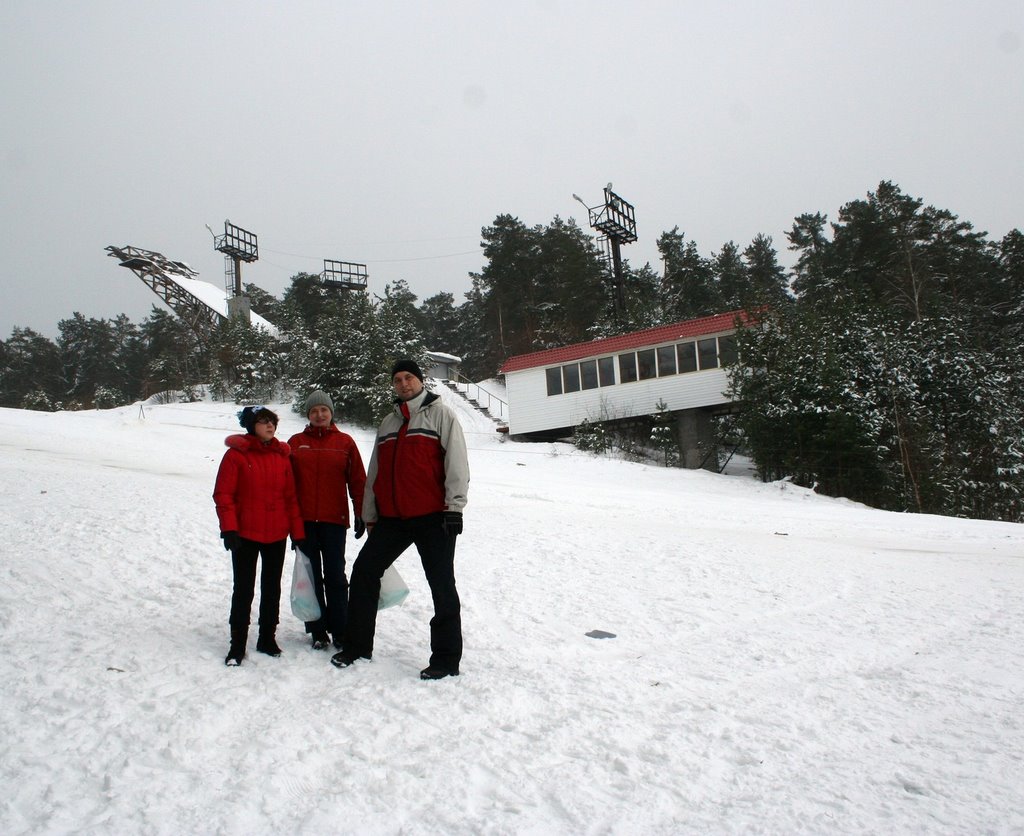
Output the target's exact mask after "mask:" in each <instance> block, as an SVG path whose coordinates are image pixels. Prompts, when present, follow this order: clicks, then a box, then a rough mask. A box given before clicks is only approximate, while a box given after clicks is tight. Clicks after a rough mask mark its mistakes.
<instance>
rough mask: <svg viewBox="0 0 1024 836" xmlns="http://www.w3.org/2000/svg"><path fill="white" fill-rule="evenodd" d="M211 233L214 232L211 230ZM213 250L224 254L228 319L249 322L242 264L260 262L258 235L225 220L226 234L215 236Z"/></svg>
mask: <svg viewBox="0 0 1024 836" xmlns="http://www.w3.org/2000/svg"><path fill="white" fill-rule="evenodd" d="M207 229H210V228H209V227H207ZM210 232H211V233H212V232H213V230H212V229H210ZM213 248H214V249H215V250H217V251H218V252H222V253H224V289H225V290H226V291H227V294H228V318H231V317H235V316H241V317H244V318H245V320H246V321H247V322H248V321H249V299H248V297H247V296H243V295H242V262H243V261H245V262H247V263H251V262H253V261H257V260H259V257H260V252H259V247H257V245H256V233H255V232H249V231H247V230H245V229H242V228H241V227H240V226H235V225H234V224H233V223H231V221H228V220H225V221H224V234H223V235H221V236H217V235H214V236H213Z"/></svg>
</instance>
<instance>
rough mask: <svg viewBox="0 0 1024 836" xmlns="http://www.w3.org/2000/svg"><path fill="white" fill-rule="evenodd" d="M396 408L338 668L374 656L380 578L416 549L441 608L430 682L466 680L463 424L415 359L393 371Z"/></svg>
mask: <svg viewBox="0 0 1024 836" xmlns="http://www.w3.org/2000/svg"><path fill="white" fill-rule="evenodd" d="M391 384H392V387H393V388H394V390H395V395H396V401H395V409H394V412H393V413H392V414H391V415H388V416H387V417H386V418H385V419H384V421H383V423H381V425H380V429H379V430H378V431H377V439H376V443H375V444H374V448H373V455H372V456H371V458H370V467H369V470H368V472H367V479H366V492H365V494H364V496H363V519H364V520H366V525H367V527H368V528H369V530H370V534H369V537H368V538H367V541H366V545H365V546H363V548H362V550H361V551H360V552H359V556H358V557H357V558H356V562H355V566H354V567H353V568H352V584H351V588H350V590H349V613H348V622H347V624H346V625H345V633H344V640H343V642H342V648H341V652H340V653H336V654H335V655H334V656H333V657H332V659H331V662H332V663H333V664H334V665H335V666H337V667H339V668H346V667H349V666H350V665H351V664H352V663H353V662H354V661H355V660H356V659H360V658H363V659H369V658H370V657H371V656H372V655H373V638H374V633H375V630H376V619H377V600H378V598H379V596H380V579H381V577H382V576H383V574H384V572H385V571H386V570H387V568H388V567H389V566H390V565H391V564H392V563H394V562H395V560H396V559H397V558H398V557H399V555H401V554H402V553H403V552H404V551H405V550H406V549H407V548H409V546H411V545H415V546H416V550H417V551H418V552H419V554H420V560H421V562H422V564H423V570H424V573H425V574H426V576H427V583H428V584H430V593H431V596H432V598H433V601H434V617H433V618H432V619H431V620H430V664H429V665H428V666H427V667H426V668H424V669H423V670H422V671H420V678H422V679H443V678H444V677H446V676H458V675H459V663H460V661H461V659H462V615H461V602H460V601H459V593H458V590H457V589H456V586H455V539H456V537H457V536H458V535H459V534H461V533H462V509H463V508H464V507H465V505H466V498H467V494H468V490H469V457H468V455H467V452H466V440H465V437H464V436H463V434H462V427H461V425H460V424H459V421H458V418H457V417H456V415H455V413H454V412H452V410H451V409H449V408H448V407H447V406H445V405H444V404H443V403H441V400H440V398H438V396H437V395H435V394H434V393H433V392H429V391H428V390H427V389H425V388H424V386H423V372H422V371H420V367H419V366H418V365H417V364H416V363H415V362H413V361H412V360H399V361H398V362H397V363H395V366H394V368H393V369H392V370H391Z"/></svg>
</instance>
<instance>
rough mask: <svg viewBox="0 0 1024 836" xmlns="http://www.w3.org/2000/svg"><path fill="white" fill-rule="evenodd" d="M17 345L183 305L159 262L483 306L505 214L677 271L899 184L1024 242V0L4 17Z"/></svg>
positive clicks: (2, 291)
mask: <svg viewBox="0 0 1024 836" xmlns="http://www.w3.org/2000/svg"><path fill="white" fill-rule="evenodd" d="M0 71H2V72H0V101H2V116H0V167H2V168H0V171H2V177H0V211H2V224H0V242H2V245H0V300H2V303H0V338H3V339H6V338H8V337H9V336H10V332H11V329H12V327H13V326H15V325H18V326H27V327H31V328H34V329H35V330H37V331H40V332H42V333H44V334H46V335H47V336H51V337H53V336H56V333H57V327H56V326H57V322H58V321H59V320H60V319H62V318H65V317H68V316H70V315H71V314H72V313H73V312H74V311H79V312H81V313H82V314H84V315H85V316H88V317H113V316H115V315H117V314H118V313H122V312H123V313H126V314H128V315H129V317H131V318H132V319H133V320H134V321H137V322H138V321H141V320H142V319H144V318H145V317H146V316H147V315H148V314H149V311H150V308H151V306H152V305H153V304H154V303H155V304H157V305H158V306H162V303H161V302H159V300H158V299H157V297H156V296H155V295H154V294H153V293H152V292H151V291H150V290H149V289H148V288H146V287H145V285H143V284H142V282H140V281H139V280H138V279H137V278H136V277H135V276H134V274H132V273H131V272H129V271H128V270H126V269H124V268H122V267H118V265H117V263H116V262H115V261H114V260H113V259H111V258H109V257H108V256H107V255H106V253H105V252H104V247H105V246H107V245H108V244H116V245H125V244H131V245H134V246H137V247H143V248H145V249H151V250H157V251H159V252H162V253H163V254H164V255H166V256H169V257H170V258H172V259H175V260H181V261H186V262H188V263H189V264H190V265H191V266H192V267H193V268H194V269H196V270H198V271H199V273H200V276H199V278H201V279H204V280H206V281H209V282H211V283H215V284H218V285H221V284H223V273H224V264H223V257H222V256H221V255H220V254H219V253H217V252H215V251H214V250H213V239H212V237H211V235H210V233H209V232H208V231H207V229H206V225H207V224H209V225H210V226H211V227H213V229H214V230H216V231H217V232H218V233H220V232H222V231H223V224H224V220H225V219H226V218H227V219H230V220H231V221H232V222H234V223H235V224H238V225H240V226H242V227H244V228H246V229H249V230H251V231H253V232H255V233H257V235H258V236H259V246H260V254H261V258H260V260H259V261H258V262H256V263H254V264H252V265H246V266H245V267H244V268H243V278H244V280H245V281H251V282H254V283H255V284H257V285H259V286H260V287H262V288H264V289H265V290H267V291H269V292H270V293H273V294H274V295H276V296H280V294H281V293H282V291H283V290H284V289H285V288H286V287H287V286H288V283H289V279H290V278H291V277H292V276H293V275H294V274H295V273H297V272H300V271H306V272H313V273H318V272H320V270H321V269H322V267H323V259H325V258H331V259H338V260H344V261H354V262H363V263H366V264H367V265H368V271H369V288H370V291H371V292H374V293H378V294H380V293H383V289H384V286H385V285H386V284H387V283H389V282H393V281H395V280H397V279H405V280H406V281H407V282H408V283H409V286H410V288H411V289H412V291H413V292H414V293H415V294H416V295H417V296H418V297H419V298H420V300H421V301H422V300H423V299H426V298H427V297H429V296H432V295H434V294H435V293H438V292H441V291H449V292H451V293H453V294H455V297H456V302H457V303H459V302H461V301H463V294H464V293H465V292H466V291H467V290H468V289H469V287H470V278H469V273H470V272H473V271H479V270H480V269H481V267H482V266H483V259H482V256H481V254H480V230H481V228H482V227H484V226H487V225H489V224H491V223H492V222H493V220H494V219H495V217H496V216H497V215H498V214H502V213H508V214H511V215H514V216H516V217H518V218H519V219H520V220H521V221H522V222H523V223H525V224H527V225H528V226H533V225H537V224H547V223H549V222H550V221H551V220H552V219H553V218H554V217H555V216H556V215H558V216H561V217H563V218H566V217H575V218H576V219H577V220H578V221H579V222H580V223H581V224H582V225H586V217H585V212H584V210H583V207H582V206H581V205H580V204H579V203H577V202H576V201H574V200H573V198H572V195H573V193H574V192H575V193H577V194H579V195H580V196H581V197H582V198H583V199H584V200H585V201H586V202H587V203H588V204H590V205H596V204H597V203H599V202H600V201H601V199H602V188H603V187H604V185H605V184H606V183H608V182H612V183H613V184H614V188H615V191H616V192H618V193H619V194H620V195H621V196H622V197H624V198H625V199H626V200H628V201H630V202H631V203H633V205H634V206H635V207H636V220H637V231H638V234H639V241H637V242H636V243H635V244H631V245H628V246H626V247H624V249H623V254H624V256H626V257H627V258H628V259H629V260H630V262H631V263H632V264H633V265H634V266H636V267H639V266H642V265H643V264H644V263H646V262H650V263H651V265H652V266H653V267H655V268H656V269H660V262H659V260H658V252H657V248H656V246H655V242H656V240H657V238H658V236H659V235H660V234H661V233H662V232H665V231H667V230H670V229H672V228H673V227H675V226H678V227H679V229H680V230H681V231H682V232H683V233H684V234H685V235H686V237H687V238H688V239H692V240H695V241H696V242H697V244H698V246H699V248H700V251H701V253H702V254H704V255H711V254H713V253H714V252H716V251H718V250H719V249H720V248H721V247H722V245H723V244H724V243H726V242H727V241H730V240H732V241H735V242H736V243H737V244H739V245H740V246H741V247H743V246H745V245H746V244H748V243H749V242H750V240H751V239H752V238H753V237H754V236H755V235H757V234H758V233H764V234H767V235H770V236H772V238H773V239H774V241H775V245H776V248H777V249H778V250H779V251H780V257H781V259H782V260H783V262H784V263H790V255H789V253H787V252H786V249H785V247H786V243H787V242H786V240H785V237H784V233H785V232H786V231H787V230H788V229H789V228H790V227H791V226H792V222H793V219H794V217H796V216H797V215H799V214H800V213H803V212H817V211H820V212H824V213H827V214H828V215H829V217H830V219H835V217H836V212H837V210H838V209H839V207H840V206H842V205H843V204H844V203H847V202H849V201H850V200H854V199H857V198H861V197H864V196H865V195H866V194H867V192H868V191H873V190H874V189H875V188H876V187H877V185H878V183H879V182H880V181H881V180H892V181H894V182H896V183H898V184H899V185H900V186H901V187H902V189H903V191H904V192H905V193H907V194H909V195H912V196H914V197H920V198H923V199H924V200H925V202H926V203H929V204H932V205H935V206H938V207H941V208H944V209H949V210H950V211H952V212H953V213H955V214H957V215H959V216H960V218H961V219H963V220H967V221H970V222H971V223H973V224H974V226H975V228H976V229H979V230H982V231H986V232H988V234H989V236H990V237H991V238H993V239H999V238H1001V237H1002V236H1003V235H1005V234H1006V233H1007V232H1008V231H1009V230H1011V229H1014V228H1020V227H1022V226H1024V162H1022V159H1024V156H1022V152H1021V141H1022V127H1024V3H1021V2H1020V0H1006V1H1005V2H997V1H996V0H989V1H986V0H980V2H977V1H976V2H971V3H965V2H962V0H961V1H960V2H952V1H951V0H949V1H947V0H915V1H914V2H899V0H886V2H874V0H872V1H871V2H860V1H859V0H850V1H849V2H844V3H833V2H828V1H827V0H810V1H809V2H771V1H770V0H759V2H733V3H728V4H714V3H707V2H700V3H697V2H684V0H665V2H654V0H650V1H648V0H629V2H625V0H620V2H615V3H612V2H603V0H592V1H591V2H583V0H534V1H533V2H502V3H498V2H483V1H482V0H476V1H475V2H461V0H460V2H449V0H438V2H433V3H414V2H387V1H386V0H385V1H384V2H381V1H380V0H377V2H373V3H365V2H359V3H357V2H342V0H330V1H329V2H328V1H327V0H325V1H324V2H302V0H290V1H289V2H280V3H270V2H248V3H243V2H210V0H202V2H192V0H175V2H173V3H159V4H157V3H138V2H135V0H132V2H90V1H89V0H82V2H72V0H68V1H67V2H47V0H6V2H4V3H3V4H2V5H0Z"/></svg>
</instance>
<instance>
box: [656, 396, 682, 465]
mask: <svg viewBox="0 0 1024 836" xmlns="http://www.w3.org/2000/svg"><path fill="white" fill-rule="evenodd" d="M655 408H656V409H657V412H656V413H655V414H654V422H653V426H652V427H651V444H652V445H653V446H654V449H655V450H657V451H658V454H659V455H660V456H661V460H662V462H663V463H664V465H665V467H676V466H677V465H678V464H679V458H680V456H679V441H678V440H677V438H676V417H675V415H674V414H673V413H672V412H669V409H668V404H666V403H665V401H664V400H659V401H658V403H657V404H656V405H655Z"/></svg>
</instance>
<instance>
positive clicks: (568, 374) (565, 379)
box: [562, 363, 580, 392]
mask: <svg viewBox="0 0 1024 836" xmlns="http://www.w3.org/2000/svg"><path fill="white" fill-rule="evenodd" d="M562 385H563V386H564V387H565V391H566V392H579V391H580V367H579V366H578V365H577V364H576V363H573V364H572V365H571V366H562Z"/></svg>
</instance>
